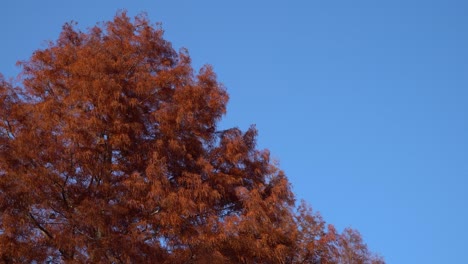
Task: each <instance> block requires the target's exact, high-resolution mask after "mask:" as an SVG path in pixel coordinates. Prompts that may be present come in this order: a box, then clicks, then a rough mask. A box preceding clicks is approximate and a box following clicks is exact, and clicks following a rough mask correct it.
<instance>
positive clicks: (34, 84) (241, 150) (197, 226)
mask: <svg viewBox="0 0 468 264" xmlns="http://www.w3.org/2000/svg"><path fill="white" fill-rule="evenodd" d="M19 65H20V66H21V67H22V73H21V75H20V77H19V79H20V85H18V86H15V85H14V84H12V83H11V82H9V81H7V79H5V78H4V77H2V76H1V75H0V104H1V107H0V166H1V167H0V212H2V213H1V215H0V260H1V261H3V262H4V263H46V262H49V263H57V262H59V263H100V262H103V263H130V262H132V263H133V262H134V263H363V264H364V263H383V260H382V258H380V257H378V256H376V255H374V254H373V253H371V252H370V251H369V250H368V249H367V247H366V245H365V243H364V242H363V241H362V239H361V236H360V235H359V233H358V232H357V231H355V230H352V229H345V230H344V231H343V232H342V233H339V232H337V231H336V230H335V228H334V227H333V226H332V225H326V224H325V222H324V221H323V220H322V218H321V217H320V215H319V214H317V213H315V212H312V210H311V209H310V207H309V206H307V205H306V204H305V203H304V202H302V203H301V204H300V205H299V206H296V201H295V197H294V194H293V193H292V191H291V187H290V183H289V181H288V179H287V177H286V176H285V174H284V172H283V171H281V170H280V169H279V168H278V166H277V165H275V163H273V162H272V161H271V160H270V155H269V152H268V150H259V149H257V148H256V143H255V141H256V135H257V131H256V129H255V127H253V126H252V127H251V128H250V129H248V130H247V131H241V130H240V129H238V128H231V129H226V130H219V128H218V127H217V123H218V121H219V120H220V118H221V117H222V116H223V115H224V114H225V112H226V104H227V101H228V94H227V92H226V90H225V89H224V87H223V86H222V85H221V84H220V83H219V82H218V81H217V78H216V75H215V73H214V71H213V69H212V67H211V66H204V67H203V68H201V69H200V70H199V71H198V72H195V71H194V70H193V69H192V67H191V61H190V57H189V55H188V52H187V51H186V50H184V49H182V50H181V51H179V52H176V51H175V50H174V49H173V48H172V46H171V43H170V42H168V41H166V40H165V39H164V38H163V30H162V29H161V27H160V26H159V25H153V24H151V23H150V22H149V21H148V19H147V17H145V16H144V15H140V16H137V17H135V18H130V17H128V16H127V14H126V13H125V12H120V13H118V14H117V15H116V16H115V18H114V19H113V20H112V21H109V22H105V23H102V24H98V25H96V26H94V27H92V28H90V29H88V30H86V31H85V32H83V31H81V30H79V29H77V27H76V25H75V24H73V23H67V24H65V25H64V26H63V30H62V32H61V34H60V36H59V37H58V39H57V40H56V41H54V42H50V43H49V45H48V47H46V48H44V49H40V50H37V51H35V52H34V53H33V54H32V56H31V58H30V59H29V60H27V61H23V62H20V63H19Z"/></svg>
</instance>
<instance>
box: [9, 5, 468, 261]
mask: <svg viewBox="0 0 468 264" xmlns="http://www.w3.org/2000/svg"><path fill="white" fill-rule="evenodd" d="M118 9H127V10H128V12H129V14H130V15H135V14H137V13H139V12H142V11H145V12H147V13H148V16H149V18H150V19H151V21H153V22H162V23H163V27H164V29H165V30H166V34H165V36H166V39H168V40H169V41H171V42H172V43H173V45H174V47H175V48H176V49H178V48H180V47H187V48H188V49H189V51H190V54H191V56H192V59H193V64H194V66H195V67H196V68H199V67H200V66H201V65H203V64H205V63H209V64H212V65H213V66H214V69H215V71H216V72H217V74H218V77H219V80H220V81H221V82H223V83H224V85H225V86H226V87H227V89H228V92H229V94H230V97H231V99H230V103H229V106H228V114H227V115H226V117H225V118H224V120H223V121H222V124H221V125H222V126H223V127H232V126H239V127H240V128H242V129H246V128H248V126H249V125H250V124H256V126H257V128H258V129H259V132H260V135H259V147H261V148H268V149H270V150H271V152H272V155H273V157H274V158H275V159H277V160H279V162H280V166H281V168H282V169H284V170H285V171H286V173H287V175H288V177H289V179H290V181H291V182H292V185H293V189H294V191H295V193H296V194H297V196H298V198H302V199H305V200H306V201H308V202H309V203H310V204H311V205H312V207H313V208H314V209H315V210H318V211H320V212H321V214H322V215H323V216H324V218H325V220H326V221H327V222H329V223H333V224H335V225H336V226H337V227H338V228H339V229H342V228H344V227H346V226H351V227H353V228H356V229H358V230H359V231H360V232H361V233H362V235H363V236H364V239H365V240H366V242H367V243H368V244H369V247H370V248H371V249H372V250H374V251H377V252H380V253H381V254H382V255H383V256H384V257H385V258H386V260H387V262H388V263H468V254H466V252H465V251H466V246H467V243H466V237H468V230H467V225H466V224H467V223H468V205H467V201H468V192H467V187H468V162H467V161H468V160H467V158H468V101H467V99H468V27H467V26H468V16H467V14H468V2H466V1H451V0H440V1H430V0H429V1H428V0H426V1H418V0H406V1H400V0H392V1H375V0H367V1H366V0H355V1H345V0H327V1H325V0H308V1H306V0H303V1H264V0H258V1H246V0H238V1H214V0H213V1H204V0H200V1H193V0H185V1H183V0H174V1H159V0H153V1H132V2H131V3H130V1H122V0H112V1H110V0H100V1H88V0H85V1H70V2H68V1H52V0H43V1H32V0H31V1H25V0H16V1H6V2H5V3H2V7H1V9H0V10H1V13H2V15H1V16H0V32H1V33H2V40H1V42H0V58H1V60H0V72H1V73H3V75H5V76H6V77H13V76H14V75H15V74H16V73H18V68H17V67H15V66H14V65H15V62H16V61H17V60H24V59H27V58H28V57H29V56H30V55H31V53H32V51H34V50H36V49H38V48H43V47H45V43H46V41H47V40H55V39H56V38H57V36H58V33H59V32H60V29H61V26H62V24H63V23H64V22H66V21H70V20H75V21H78V22H79V26H80V27H81V28H86V27H90V26H93V25H94V24H95V23H96V22H99V21H105V20H110V19H112V17H113V16H114V14H115V13H116V11H117V10H118Z"/></svg>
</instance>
